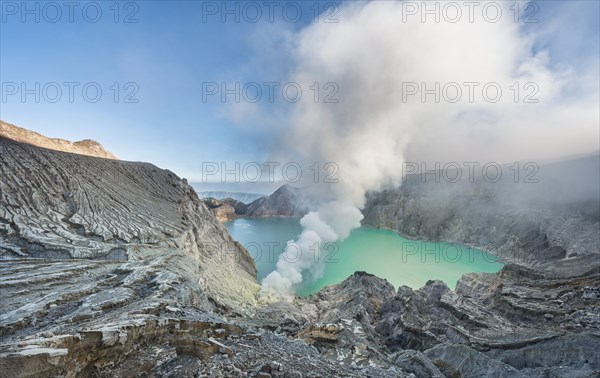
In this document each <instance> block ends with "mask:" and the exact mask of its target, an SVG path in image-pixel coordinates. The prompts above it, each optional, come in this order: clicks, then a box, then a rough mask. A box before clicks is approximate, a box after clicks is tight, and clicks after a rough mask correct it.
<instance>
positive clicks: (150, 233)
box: [0, 139, 259, 377]
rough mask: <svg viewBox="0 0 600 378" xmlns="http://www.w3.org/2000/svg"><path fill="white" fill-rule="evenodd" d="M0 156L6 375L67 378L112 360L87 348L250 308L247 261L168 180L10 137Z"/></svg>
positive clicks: (188, 191)
mask: <svg viewBox="0 0 600 378" xmlns="http://www.w3.org/2000/svg"><path fill="white" fill-rule="evenodd" d="M0 151H1V152H2V153H1V154H0V175H1V177H2V180H1V181H0V254H1V256H2V261H0V270H1V271H2V276H1V277H2V278H1V279H0V286H1V287H2V290H1V293H0V296H1V298H0V303H1V305H0V306H1V307H0V309H1V315H0V335H1V336H2V338H3V342H2V345H3V346H2V347H1V348H0V360H1V363H2V364H3V366H4V367H6V369H7V370H5V369H0V370H3V371H4V372H7V373H6V374H8V376H12V377H18V376H27V375H30V374H34V375H41V376H52V375H55V374H58V373H56V372H60V371H62V372H63V373H64V372H69V374H72V375H73V376H74V375H76V374H80V373H82V372H83V371H85V370H86V369H88V368H91V366H97V365H96V364H101V363H100V362H99V361H100V360H102V359H103V358H108V357H106V356H104V357H102V356H101V355H99V354H94V353H92V352H91V350H92V349H95V348H99V349H100V350H102V348H103V347H102V346H104V345H106V346H107V347H110V348H109V349H111V350H113V349H114V348H116V349H114V350H113V351H112V352H109V351H108V349H107V350H106V353H109V354H110V353H113V354H114V353H119V352H118V350H121V351H127V350H129V349H128V348H134V347H137V346H136V345H138V346H139V342H140V340H141V339H144V338H145V337H146V336H140V335H139V334H138V332H142V331H141V330H144V329H146V328H148V327H150V328H152V329H153V330H154V331H152V332H156V333H157V335H162V334H164V333H165V332H169V330H168V329H169V327H177V325H176V324H177V323H174V324H171V325H170V326H168V327H167V324H166V323H165V321H166V319H167V318H171V317H172V318H178V319H186V321H196V322H204V323H207V324H212V322H215V321H219V322H222V321H223V320H222V319H221V318H220V317H219V316H217V315H215V314H216V313H237V314H240V313H249V312H252V311H254V310H253V309H254V308H255V306H256V301H255V294H256V292H257V291H258V289H259V287H258V285H257V283H256V280H255V276H256V269H255V266H254V263H253V261H252V259H251V257H250V256H249V255H248V253H247V251H245V250H244V249H243V247H241V246H240V245H239V244H238V243H236V242H235V241H233V240H232V239H231V237H230V236H229V234H228V233H227V231H226V230H225V229H224V228H223V226H222V225H221V224H220V223H219V222H217V221H216V219H215V218H214V216H213V215H212V213H211V212H210V211H209V210H208V209H207V208H206V207H205V206H204V205H203V204H202V202H201V201H200V200H199V199H198V197H197V196H196V193H195V192H194V190H193V189H192V188H191V187H189V186H188V185H187V184H186V183H185V181H182V180H180V179H179V178H178V177H176V176H175V175H174V174H173V173H171V172H169V171H165V170H161V169H159V168H157V167H155V166H153V165H151V164H144V163H129V162H120V161H113V160H107V159H99V158H93V157H87V156H82V155H74V154H69V153H63V152H57V151H51V150H46V149H41V148H38V147H34V146H30V145H25V144H21V143H16V142H13V141H10V140H6V139H0ZM163 323H165V324H163ZM167 323H168V322H167ZM96 334H97V335H98V336H89V337H91V338H92V339H91V340H88V338H89V337H88V336H86V335H96ZM44 335H46V336H44ZM148 337H151V335H150V336H148ZM157 337H159V336H157ZM161 337H162V336H161ZM140 338H141V339H140ZM113 347H114V348H113ZM90 348H92V349H90ZM98 353H102V352H100V351H99V352H98ZM80 354H81V355H86V356H87V357H85V358H84V357H78V356H79V355H80ZM95 358H98V360H95ZM108 360H112V359H111V358H109V359H108ZM108 360H107V361H108ZM27 361H29V362H27ZM113 362H114V360H113ZM32 364H33V365H35V364H38V365H39V366H38V365H35V366H33V365H32ZM36 366H37V367H36ZM31 369H33V370H31ZM57 369H58V370H57ZM69 374H68V375H69Z"/></svg>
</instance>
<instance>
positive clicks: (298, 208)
mask: <svg viewBox="0 0 600 378" xmlns="http://www.w3.org/2000/svg"><path fill="white" fill-rule="evenodd" d="M302 202H303V198H302V194H301V192H300V190H299V189H297V188H294V187H293V186H290V185H287V184H286V185H283V186H281V187H280V188H279V189H277V190H276V191H275V192H274V193H273V194H271V195H270V196H267V197H263V198H259V199H257V200H256V201H253V202H252V203H250V204H248V208H247V210H246V212H245V215H247V216H250V217H274V216H284V217H291V216H299V215H302V214H303V212H304V210H303V203H302Z"/></svg>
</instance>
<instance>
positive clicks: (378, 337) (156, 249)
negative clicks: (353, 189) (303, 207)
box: [0, 138, 600, 377]
mask: <svg viewBox="0 0 600 378" xmlns="http://www.w3.org/2000/svg"><path fill="white" fill-rule="evenodd" d="M0 178H1V180H0V256H1V257H2V260H1V261H0V271H1V272H2V274H1V277H0V287H1V289H2V290H1V291H0V297H1V298H0V303H1V304H0V335H1V342H0V376H2V377H88V376H89V377H148V376H154V377H200V376H211V377H236V376H239V377H244V376H250V377H269V376H273V377H336V376H348V377H482V376H491V377H525V376H527V377H594V376H598V374H600V354H599V353H598V349H599V348H598V347H599V346H600V307H599V298H600V272H599V270H598V266H599V265H598V264H599V260H598V253H599V251H598V241H599V236H598V232H599V223H598V216H597V212H595V210H594V207H593V206H594V203H595V202H593V201H596V198H592V202H591V205H587V206H583V205H575V203H576V202H573V201H562V202H556V201H553V203H558V204H559V205H560V206H562V207H560V206H559V207H548V206H545V205H544V206H542V205H539V204H538V205H539V206H535V207H534V206H529V207H527V208H525V207H523V206H521V207H518V206H517V204H516V203H515V202H514V201H513V202H511V201H504V200H498V202H499V203H501V204H502V206H500V205H494V206H489V203H490V201H488V200H482V199H481V198H482V197H478V198H479V199H478V200H477V201H480V203H479V204H478V205H477V206H471V208H470V209H471V210H460V209H463V208H462V207H460V206H458V205H457V204H458V202H457V200H454V201H447V200H446V199H444V197H442V196H437V195H433V194H431V193H429V194H428V193H427V192H426V191H424V190H423V188H422V187H421V186H419V185H418V184H408V185H406V186H403V188H402V189H400V190H397V191H388V192H384V193H379V194H374V195H373V196H372V197H370V199H369V203H368V205H367V208H366V209H365V215H366V218H365V224H366V225H371V226H374V227H385V228H389V229H393V230H396V231H398V232H401V233H403V234H405V235H407V236H413V237H419V238H425V239H431V240H435V239H438V240H448V241H457V242H463V243H468V244H473V245H477V246H480V247H483V248H485V249H487V250H488V251H490V252H492V253H495V254H497V255H498V256H500V257H501V258H503V259H504V261H505V262H506V263H507V264H506V266H505V267H504V269H502V271H500V272H499V273H497V274H483V273H473V274H468V275H465V276H463V278H462V279H461V280H460V282H459V284H458V286H457V289H456V291H451V290H449V289H448V287H446V285H445V284H443V283H441V282H438V281H430V282H428V283H427V285H426V286H425V287H423V288H421V289H418V290H415V289H411V288H408V287H400V288H398V289H395V288H394V287H392V286H391V285H390V284H389V283H388V282H386V281H385V280H382V279H379V278H377V277H375V276H372V275H369V274H367V273H363V272H357V273H355V274H354V275H353V276H351V277H349V278H348V279H346V280H345V281H344V282H342V283H340V284H338V285H334V286H331V287H327V288H325V289H323V290H322V291H321V292H319V293H317V294H315V295H313V296H311V297H309V298H296V299H295V300H294V301H293V302H278V303H266V302H263V301H261V300H260V299H257V294H258V291H259V285H258V283H257V282H256V279H255V275H256V271H255V267H254V263H253V261H252V259H251V257H250V256H249V255H248V253H247V252H246V251H245V250H244V249H243V247H241V246H240V245H239V244H237V243H236V242H235V241H233V240H232V239H231V237H230V236H229V234H228V233H227V231H226V230H225V229H224V227H223V226H222V225H221V224H220V223H219V222H218V221H217V219H216V218H215V216H214V214H213V213H212V212H211V211H210V210H209V209H208V208H207V207H206V206H205V205H204V203H203V202H202V201H201V200H199V198H198V196H197V195H196V193H195V192H194V190H193V189H192V188H191V187H190V186H189V185H188V184H187V182H186V181H185V180H182V179H180V178H178V177H177V176H176V175H175V174H173V173H172V172H169V171H166V170H162V169H159V168H157V167H155V166H153V165H151V164H145V163H130V162H122V161H116V160H109V159H103V158H98V157H89V156H82V155H75V154H71V153H66V152H59V151H52V150H48V149H44V148H40V147H36V146H32V145H29V144H24V143H20V142H16V141H13V140H9V139H6V138H0ZM444 193H446V192H444ZM453 198H454V197H453ZM460 198H462V197H460ZM465 198H466V197H465ZM469 198H471V197H469ZM492 198H501V197H500V196H499V194H498V193H493V194H492ZM265 201H269V199H266V200H265ZM464 201H466V200H464ZM279 202H281V203H284V204H285V208H286V209H287V210H290V211H291V212H293V206H292V205H293V204H291V203H290V202H289V201H288V200H286V199H285V198H284V197H282V198H281V200H280V201H279ZM269 203H270V202H269ZM577 203H579V202H577ZM449 204H450V205H449ZM463 204H464V205H465V206H467V204H466V203H463ZM505 204H507V206H508V207H506V208H505V207H504V206H505ZM274 205H276V203H275V204H274ZM257 209H258V207H257ZM269 209H271V210H270V211H274V210H273V207H269ZM464 209H468V208H464ZM257 211H258V210H257ZM260 211H262V210H260ZM261 214H262V213H261Z"/></svg>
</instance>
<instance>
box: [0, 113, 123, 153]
mask: <svg viewBox="0 0 600 378" xmlns="http://www.w3.org/2000/svg"><path fill="white" fill-rule="evenodd" d="M0 137H5V138H8V139H12V140H14V141H16V142H22V143H27V144H31V145H33V146H38V147H43V148H48V149H51V150H56V151H63V152H71V153H74V154H80V155H87V156H96V157H101V158H106V159H114V160H117V157H116V156H115V155H113V154H112V153H110V152H109V151H107V150H105V149H104V147H103V146H102V145H101V144H100V143H98V142H96V141H95V140H91V139H85V140H81V141H79V142H70V141H68V140H64V139H58V138H48V137H46V136H44V135H42V134H39V133H36V132H35V131H31V130H27V129H24V128H22V127H18V126H15V125H13V124H10V123H7V122H3V121H0Z"/></svg>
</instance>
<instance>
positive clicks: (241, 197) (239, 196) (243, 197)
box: [192, 184, 265, 204]
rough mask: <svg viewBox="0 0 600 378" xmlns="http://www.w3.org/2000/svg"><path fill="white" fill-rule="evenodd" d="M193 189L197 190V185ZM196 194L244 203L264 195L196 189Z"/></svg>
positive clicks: (202, 196)
mask: <svg viewBox="0 0 600 378" xmlns="http://www.w3.org/2000/svg"><path fill="white" fill-rule="evenodd" d="M192 186H193V187H194V189H196V190H198V187H197V186H194V185H193V184H192ZM198 196H200V197H201V198H214V199H217V200H224V199H227V198H231V199H234V200H236V201H239V202H243V203H245V204H249V203H251V202H254V201H256V200H257V199H259V198H262V197H265V195H264V194H259V193H243V192H226V191H198Z"/></svg>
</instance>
